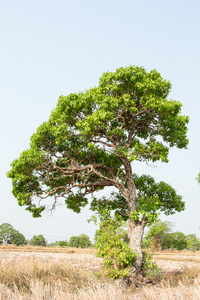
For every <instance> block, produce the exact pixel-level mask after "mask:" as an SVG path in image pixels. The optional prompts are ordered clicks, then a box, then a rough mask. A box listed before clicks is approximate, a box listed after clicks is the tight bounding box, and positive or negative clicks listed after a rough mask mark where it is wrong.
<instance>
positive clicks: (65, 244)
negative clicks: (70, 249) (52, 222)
mask: <svg viewBox="0 0 200 300" xmlns="http://www.w3.org/2000/svg"><path fill="white" fill-rule="evenodd" d="M58 246H59V247H66V246H68V243H67V242H66V241H59V242H58Z"/></svg>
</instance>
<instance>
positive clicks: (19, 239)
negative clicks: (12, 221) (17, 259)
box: [10, 230, 27, 245]
mask: <svg viewBox="0 0 200 300" xmlns="http://www.w3.org/2000/svg"><path fill="white" fill-rule="evenodd" d="M10 243H11V244H15V245H25V244H27V242H26V239H25V237H24V235H23V234H22V233H20V232H19V231H17V230H15V232H14V233H13V234H12V235H11V236H10Z"/></svg>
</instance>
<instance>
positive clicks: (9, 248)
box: [0, 245, 97, 254]
mask: <svg viewBox="0 0 200 300" xmlns="http://www.w3.org/2000/svg"><path fill="white" fill-rule="evenodd" d="M7 251H9V252H44V253H89V254H96V253H97V250H96V249H95V248H85V249H82V248H72V247H59V246H57V247H41V246H30V245H25V246H16V245H0V253H1V252H7Z"/></svg>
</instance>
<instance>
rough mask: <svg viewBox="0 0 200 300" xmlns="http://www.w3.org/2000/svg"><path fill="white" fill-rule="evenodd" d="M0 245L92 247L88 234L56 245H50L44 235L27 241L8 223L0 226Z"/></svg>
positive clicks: (35, 236) (73, 237)
mask: <svg viewBox="0 0 200 300" xmlns="http://www.w3.org/2000/svg"><path fill="white" fill-rule="evenodd" d="M0 244H4V245H7V244H13V245H27V244H29V245H32V246H43V247H45V246H60V247H66V246H68V247H80V248H88V247H91V246H92V243H91V241H90V238H89V237H88V236H87V235H86V234H81V235H79V236H72V237H71V238H70V239H69V242H68V241H67V240H65V241H59V242H55V243H51V244H48V243H47V240H46V239H45V238H44V236H43V235H41V234H40V235H34V236H33V237H32V239H30V240H27V239H26V238H25V237H24V235H23V234H22V233H20V232H19V231H18V230H16V229H14V227H13V226H12V225H10V224H8V223H3V224H1V225H0Z"/></svg>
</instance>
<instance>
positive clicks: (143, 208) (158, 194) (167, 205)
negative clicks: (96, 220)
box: [91, 173, 185, 224]
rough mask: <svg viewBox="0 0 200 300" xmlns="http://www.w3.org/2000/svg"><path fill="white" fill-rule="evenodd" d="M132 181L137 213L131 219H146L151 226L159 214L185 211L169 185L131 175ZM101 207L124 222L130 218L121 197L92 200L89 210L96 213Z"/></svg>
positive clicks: (147, 177)
mask: <svg viewBox="0 0 200 300" xmlns="http://www.w3.org/2000/svg"><path fill="white" fill-rule="evenodd" d="M133 180H134V183H135V186H136V203H137V211H136V210H135V211H134V212H132V214H131V218H132V219H133V220H135V221H139V220H140V219H141V218H143V219H146V220H147V222H148V224H153V223H154V222H155V221H156V219H157V218H158V215H159V214H160V212H164V213H165V214H166V215H171V214H174V213H175V212H177V211H178V212H180V211H182V210H184V209H185V203H184V202H183V201H182V196H180V195H177V193H176V191H175V189H173V188H172V187H171V186H170V185H169V184H167V183H165V182H163V181H161V182H158V183H156V182H155V179H154V178H153V177H151V176H149V175H142V176H138V175H136V174H135V173H134V174H133ZM101 207H108V208H109V209H110V210H114V211H115V212H116V213H119V214H121V215H122V216H123V219H124V220H127V219H128V218H129V217H130V214H129V213H128V211H127V205H126V200H125V199H124V197H123V195H122V194H121V193H120V192H119V193H115V192H112V193H111V196H110V198H106V197H102V198H101V199H97V198H95V197H94V198H93V201H92V202H91V210H93V211H98V210H99V209H100V208H101Z"/></svg>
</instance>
